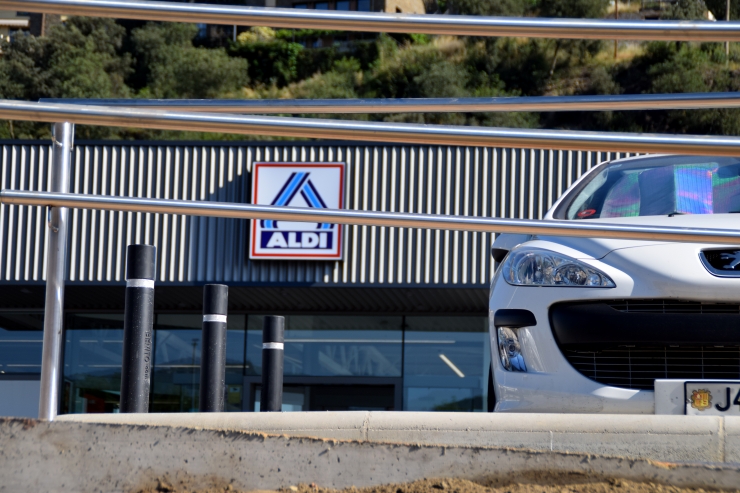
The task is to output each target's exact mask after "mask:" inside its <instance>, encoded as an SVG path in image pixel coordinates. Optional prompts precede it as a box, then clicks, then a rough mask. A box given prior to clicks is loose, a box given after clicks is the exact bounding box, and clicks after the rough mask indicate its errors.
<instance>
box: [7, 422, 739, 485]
mask: <svg viewBox="0 0 740 493" xmlns="http://www.w3.org/2000/svg"><path fill="white" fill-rule="evenodd" d="M322 414H323V413H322ZM366 416H367V415H366ZM314 423H316V422H314ZM337 425H338V426H336V428H337V429H339V428H342V429H345V430H348V429H350V428H352V425H350V424H349V423H347V422H345V423H338V424H337ZM359 429H360V430H362V429H363V427H362V426H360V428H359ZM364 429H367V428H364ZM547 474H552V475H553V477H557V476H560V477H562V476H563V475H567V474H578V475H579V479H581V480H583V479H584V478H593V479H604V478H615V479H628V480H632V481H650V482H653V483H660V484H667V485H675V486H684V487H696V488H698V487H703V488H708V489H712V488H725V489H729V488H735V487H737V485H738V484H740V467H739V466H737V465H736V466H732V465H708V464H693V465H692V464H681V465H677V464H670V463H665V462H660V463H659V462H652V461H647V460H643V459H625V458H620V457H606V456H596V455H588V454H574V453H565V452H550V451H545V452H537V451H530V450H514V449H509V448H501V447H498V448H492V447H461V446H450V447H446V446H430V445H408V444H388V443H377V442H358V441H337V440H321V439H311V438H294V437H286V436H270V435H265V434H257V433H246V432H240V431H218V430H202V429H201V430H199V429H193V428H184V427H170V426H145V425H112V424H97V423H82V422H71V421H61V422H59V421H55V422H51V423H49V422H40V421H35V420H28V419H27V420H21V419H7V418H6V419H0V491H8V492H11V491H44V492H79V493H88V492H93V491H106V492H111V493H115V492H133V491H140V490H141V489H147V488H154V487H156V486H157V484H158V482H160V481H161V482H163V483H168V484H171V485H175V486H186V487H187V489H188V491H192V490H196V489H199V488H200V489H204V488H214V487H219V488H224V487H227V486H228V485H231V486H232V488H233V489H236V490H242V491H250V490H256V489H272V490H274V489H278V488H286V487H289V486H291V485H296V484H299V483H312V482H313V483H316V484H317V485H319V486H322V487H331V488H345V487H349V486H352V485H354V486H358V487H362V486H371V485H378V484H385V483H400V482H408V481H415V480H418V479H422V478H445V477H455V478H464V479H471V480H482V479H486V478H497V479H498V480H499V481H512V482H515V481H516V482H527V478H532V477H540V478H543V475H547ZM178 489H183V488H182V487H181V488H178Z"/></svg>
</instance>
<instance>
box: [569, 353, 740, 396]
mask: <svg viewBox="0 0 740 493" xmlns="http://www.w3.org/2000/svg"><path fill="white" fill-rule="evenodd" d="M563 354H564V356H565V358H566V359H567V360H568V361H569V362H570V364H571V365H573V367H574V368H575V369H576V370H578V372H580V373H581V374H582V375H584V376H586V377H588V378H590V379H592V380H595V381H597V382H599V383H602V384H604V385H611V386H614V387H623V388H627V389H639V390H653V387H654V382H655V379H656V378H680V379H689V380H701V379H713V378H714V379H738V378H740V346H731V347H730V346H728V347H713V346H690V347H671V346H663V347H657V346H656V347H637V346H636V347H616V348H613V349H600V350H598V351H588V350H569V349H566V350H564V351H563Z"/></svg>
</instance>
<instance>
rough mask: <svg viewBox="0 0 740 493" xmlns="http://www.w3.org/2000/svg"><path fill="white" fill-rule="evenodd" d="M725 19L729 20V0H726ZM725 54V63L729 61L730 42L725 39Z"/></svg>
mask: <svg viewBox="0 0 740 493" xmlns="http://www.w3.org/2000/svg"><path fill="white" fill-rule="evenodd" d="M725 20H726V21H728V22H729V21H730V0H727V15H726V16H725ZM725 56H726V57H727V63H728V64H729V63H730V42H729V41H725Z"/></svg>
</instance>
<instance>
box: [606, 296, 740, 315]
mask: <svg viewBox="0 0 740 493" xmlns="http://www.w3.org/2000/svg"><path fill="white" fill-rule="evenodd" d="M604 303H605V304H606V305H608V306H610V307H612V308H613V309H615V310H617V311H620V312H622V313H740V303H701V302H698V301H680V300H663V299H657V300H616V301H606V302H604Z"/></svg>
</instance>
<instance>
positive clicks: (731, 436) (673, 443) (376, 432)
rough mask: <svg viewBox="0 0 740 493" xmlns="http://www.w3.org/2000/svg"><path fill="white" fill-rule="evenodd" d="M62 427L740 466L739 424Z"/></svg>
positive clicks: (695, 420) (465, 420)
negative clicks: (211, 432) (196, 431)
mask: <svg viewBox="0 0 740 493" xmlns="http://www.w3.org/2000/svg"><path fill="white" fill-rule="evenodd" d="M58 419H59V420H60V421H63V422H86V423H108V424H114V423H115V424H137V425H153V426H179V427H186V428H196V429H209V430H223V431H251V432H261V433H273V434H284V435H289V436H295V437H316V438H325V439H340V440H368V441H377V442H386V443H405V444H409V443H411V444H424V445H445V446H450V445H454V446H476V447H513V448H525V449H532V450H543V451H560V452H575V453H585V454H607V455H615V456H624V457H632V458H642V459H653V460H660V461H672V462H711V463H740V418H737V417H727V418H723V417H716V416H704V417H697V416H654V415H572V414H571V415H569V414H484V413H473V414H471V413H416V412H376V411H371V412H363V411H356V412H325V413H316V412H313V413H312V412H305V413H207V414H107V415H102V414H97V415H94V414H88V415H66V416H60V417H59V418H58Z"/></svg>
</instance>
